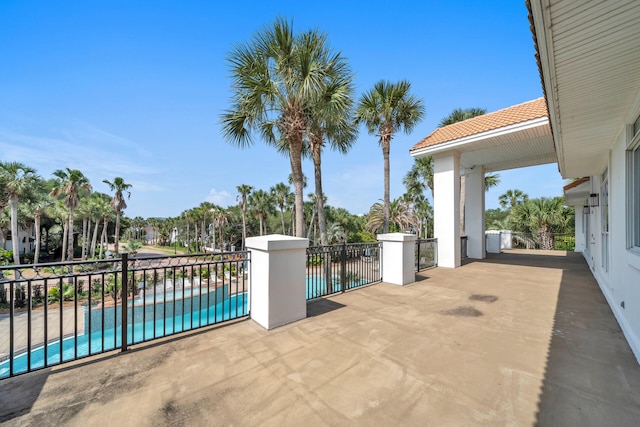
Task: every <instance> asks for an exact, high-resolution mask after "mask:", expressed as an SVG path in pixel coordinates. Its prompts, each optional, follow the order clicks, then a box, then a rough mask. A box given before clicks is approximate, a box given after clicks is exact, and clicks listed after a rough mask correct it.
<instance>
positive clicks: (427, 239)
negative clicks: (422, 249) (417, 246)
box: [416, 237, 438, 243]
mask: <svg viewBox="0 0 640 427" xmlns="http://www.w3.org/2000/svg"><path fill="white" fill-rule="evenodd" d="M437 241H438V239H437V238H436V237H429V238H426V239H418V240H416V243H430V242H437Z"/></svg>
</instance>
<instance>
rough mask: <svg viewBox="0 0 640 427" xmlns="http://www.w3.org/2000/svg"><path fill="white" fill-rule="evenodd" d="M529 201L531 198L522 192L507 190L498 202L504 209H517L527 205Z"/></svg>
mask: <svg viewBox="0 0 640 427" xmlns="http://www.w3.org/2000/svg"><path fill="white" fill-rule="evenodd" d="M527 200H529V196H528V195H527V194H526V193H524V192H523V191H521V190H518V189H513V190H507V191H506V192H505V193H504V194H502V195H500V197H499V198H498V201H499V202H500V207H501V208H502V209H507V207H508V208H509V209H512V210H513V208H515V207H516V206H518V205H520V204H522V203H526V202H527Z"/></svg>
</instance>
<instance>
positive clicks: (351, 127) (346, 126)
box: [308, 54, 357, 246]
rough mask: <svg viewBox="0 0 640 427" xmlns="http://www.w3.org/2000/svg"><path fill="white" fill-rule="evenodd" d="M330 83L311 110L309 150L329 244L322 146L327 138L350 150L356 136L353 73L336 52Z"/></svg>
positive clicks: (320, 216) (324, 237)
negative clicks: (353, 118) (323, 184)
mask: <svg viewBox="0 0 640 427" xmlns="http://www.w3.org/2000/svg"><path fill="white" fill-rule="evenodd" d="M330 63H331V65H330V66H329V67H328V69H329V73H328V74H329V76H328V79H327V84H326V86H325V88H324V91H323V93H321V94H320V95H321V96H319V97H318V98H317V99H316V100H315V101H314V103H313V108H312V109H311V110H310V112H309V132H308V139H309V151H310V153H311V158H312V160H313V169H314V181H315V193H316V198H315V199H316V203H317V207H316V212H317V214H318V229H319V231H320V242H321V244H322V245H323V246H326V245H328V244H329V243H328V240H327V223H326V218H325V209H324V197H323V193H322V165H321V162H322V148H323V147H324V145H325V140H326V141H328V142H329V144H330V146H331V148H332V149H334V150H336V151H339V152H341V153H343V154H345V153H347V151H349V149H350V148H351V146H352V145H353V143H354V142H355V140H356V137H357V129H356V126H355V124H354V122H353V120H352V118H351V116H352V110H353V73H352V72H351V70H350V69H349V67H348V65H347V63H346V60H345V59H344V58H341V57H340V55H339V54H338V55H335V56H334V57H333V59H331V60H330Z"/></svg>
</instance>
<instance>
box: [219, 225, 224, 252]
mask: <svg viewBox="0 0 640 427" xmlns="http://www.w3.org/2000/svg"><path fill="white" fill-rule="evenodd" d="M222 229H223V227H222V225H220V227H218V233H219V234H218V236H219V237H220V239H218V240H220V252H224V243H222V242H223V239H222Z"/></svg>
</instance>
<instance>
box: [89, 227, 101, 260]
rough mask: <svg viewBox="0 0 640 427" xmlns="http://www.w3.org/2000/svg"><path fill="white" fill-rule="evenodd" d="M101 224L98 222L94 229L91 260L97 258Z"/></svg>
mask: <svg viewBox="0 0 640 427" xmlns="http://www.w3.org/2000/svg"><path fill="white" fill-rule="evenodd" d="M99 224H100V222H99V221H98V220H96V225H95V227H94V229H93V238H92V239H91V258H95V257H96V243H97V240H98V225H99Z"/></svg>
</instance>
